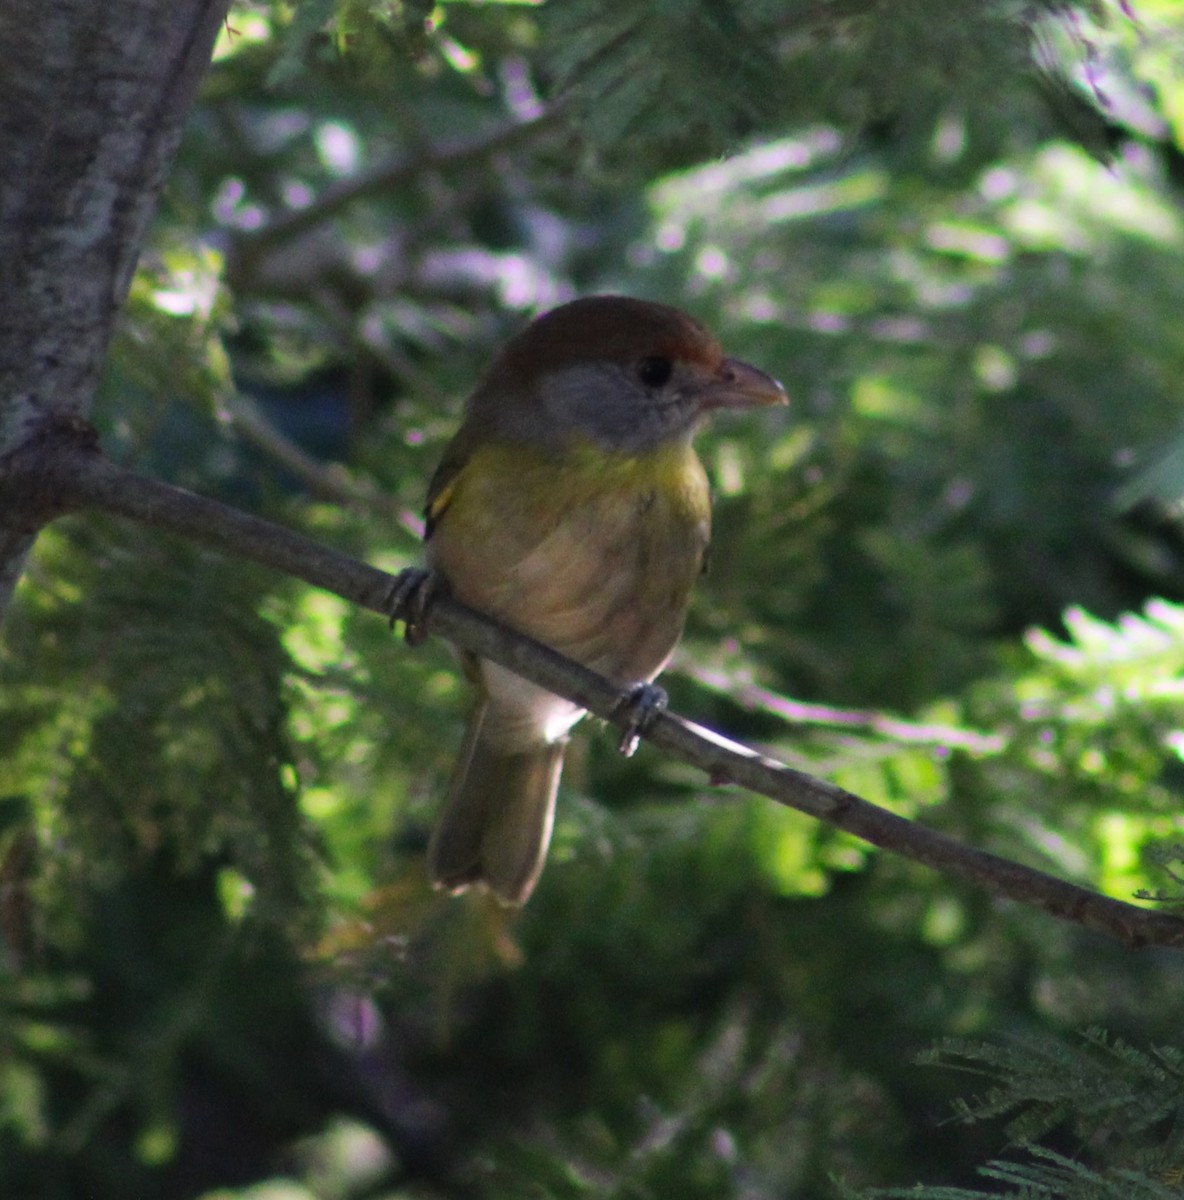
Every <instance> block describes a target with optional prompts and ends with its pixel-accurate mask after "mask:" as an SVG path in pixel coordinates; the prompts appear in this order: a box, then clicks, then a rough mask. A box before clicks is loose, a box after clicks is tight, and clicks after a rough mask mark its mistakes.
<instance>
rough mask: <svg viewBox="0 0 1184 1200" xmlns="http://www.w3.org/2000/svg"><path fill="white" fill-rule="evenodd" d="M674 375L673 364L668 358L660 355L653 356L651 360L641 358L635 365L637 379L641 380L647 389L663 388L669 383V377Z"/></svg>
mask: <svg viewBox="0 0 1184 1200" xmlns="http://www.w3.org/2000/svg"><path fill="white" fill-rule="evenodd" d="M673 374H674V364H673V363H672V362H671V361H670V359H668V358H664V357H662V356H661V355H654V356H653V357H652V358H643V359H642V360H641V362H639V363H638V364H637V378H638V379H640V380H641V382H642V383H644V384H645V386H646V387H648V388H660V387H665V385H666V384H668V383H669V382H670V376H671V375H673Z"/></svg>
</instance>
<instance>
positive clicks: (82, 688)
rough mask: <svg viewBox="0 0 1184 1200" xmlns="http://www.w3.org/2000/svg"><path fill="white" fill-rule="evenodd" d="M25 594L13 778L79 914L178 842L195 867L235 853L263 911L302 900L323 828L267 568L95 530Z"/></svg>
mask: <svg viewBox="0 0 1184 1200" xmlns="http://www.w3.org/2000/svg"><path fill="white" fill-rule="evenodd" d="M23 595H24V596H27V597H28V603H27V604H25V605H22V606H21V607H20V608H19V609H18V611H17V613H16V615H15V617H14V619H13V620H12V622H11V625H10V627H9V631H10V637H9V639H8V641H7V643H6V649H5V653H4V657H3V659H2V660H0V668H2V670H3V677H4V689H3V708H4V713H5V719H4V720H3V721H2V722H0V728H2V729H3V733H2V734H0V738H2V741H0V790H2V791H3V792H5V793H7V794H9V795H11V796H13V797H16V798H19V799H20V800H21V801H22V802H23V805H24V806H25V807H26V809H27V811H28V813H29V817H30V819H31V821H32V824H33V827H34V828H35V829H36V830H37V835H38V839H39V840H40V842H41V843H42V845H43V846H44V847H45V848H46V849H48V847H50V846H53V848H54V852H53V854H52V856H47V858H46V860H45V862H44V863H43V864H42V875H43V879H44V882H45V884H46V886H47V888H48V889H49V892H48V894H50V895H53V894H61V896H62V900H63V901H64V900H65V898H66V895H68V896H69V901H68V906H69V908H70V909H73V910H74V912H75V914H76V915H77V913H78V909H77V904H78V899H79V897H80V895H84V894H85V893H86V892H87V891H89V890H92V889H100V890H103V889H106V888H109V887H110V886H111V884H112V882H113V881H115V880H118V879H120V878H122V877H124V876H125V875H126V874H127V873H129V872H133V871H135V870H136V869H138V868H139V867H140V866H142V864H143V863H145V862H146V861H148V860H149V859H150V858H152V857H153V856H156V855H164V856H165V858H166V859H167V860H168V861H169V862H171V863H173V864H174V866H175V868H176V869H177V870H179V871H181V872H182V873H186V874H188V873H192V872H194V871H197V870H198V869H199V868H203V867H204V866H205V865H206V864H208V863H209V862H210V861H222V862H225V864H226V865H227V866H229V867H232V868H233V869H234V870H236V871H238V872H240V873H241V875H242V876H243V878H244V880H245V881H246V883H247V884H248V885H249V887H250V888H251V889H252V891H253V892H254V894H255V897H256V900H257V903H258V906H259V910H260V912H261V913H262V914H265V915H266V916H267V917H268V918H269V919H272V920H275V919H279V918H282V919H284V920H290V919H292V918H293V917H294V916H295V915H297V914H298V913H299V912H300V908H301V906H303V904H304V903H305V902H306V901H307V900H308V899H310V898H311V891H310V885H311V883H312V874H313V866H314V862H315V857H314V854H313V845H314V843H313V840H312V839H311V838H310V836H309V833H310V831H309V830H308V829H307V828H305V827H304V826H303V824H302V822H301V821H300V818H299V813H298V810H297V808H296V767H295V763H294V760H293V749H292V743H291V739H290V735H289V733H288V730H287V723H288V706H287V695H286V687H285V676H286V674H287V672H288V671H289V669H290V664H289V661H288V659H287V656H286V655H285V654H284V653H283V650H282V648H281V646H280V643H279V638H278V635H277V630H276V628H275V626H274V624H273V623H272V622H270V621H268V620H266V619H265V618H264V617H263V616H262V615H260V614H259V613H258V612H257V605H258V604H259V600H260V595H261V592H260V587H259V579H258V577H257V576H256V575H254V574H253V573H251V572H249V571H244V570H242V569H241V567H239V566H237V565H233V566H232V565H231V564H229V563H227V562H225V561H224V560H220V559H218V558H216V557H214V556H212V555H209V554H205V553H202V552H201V551H198V550H194V549H192V548H190V547H187V546H182V545H178V544H174V543H172V542H167V541H161V540H159V539H154V540H152V541H148V542H146V541H145V540H144V539H142V538H141V537H138V536H134V535H133V534H132V533H131V532H130V531H127V530H115V529H112V528H109V527H103V528H102V529H100V528H96V527H90V528H86V529H81V528H80V529H75V530H73V531H72V532H71V534H70V535H67V536H65V537H63V536H61V535H59V534H56V533H54V534H48V535H47V536H46V538H45V541H44V543H43V546H42V550H41V554H40V557H39V560H38V566H37V569H36V571H35V572H34V574H33V575H32V576H31V577H30V578H29V579H28V580H27V581H26V582H25V585H24V593H23ZM84 601H85V603H84ZM63 907H66V906H65V905H64V904H63Z"/></svg>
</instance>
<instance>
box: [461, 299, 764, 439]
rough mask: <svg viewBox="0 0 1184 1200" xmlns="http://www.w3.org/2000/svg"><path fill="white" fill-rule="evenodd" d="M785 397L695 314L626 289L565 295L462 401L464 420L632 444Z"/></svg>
mask: <svg viewBox="0 0 1184 1200" xmlns="http://www.w3.org/2000/svg"><path fill="white" fill-rule="evenodd" d="M784 403H786V395H785V389H784V388H783V387H782V386H781V384H779V383H778V382H777V381H776V380H775V379H773V378H772V377H771V376H769V375H766V374H765V373H764V372H763V371H759V370H757V368H756V367H752V366H749V365H748V364H747V363H744V362H740V361H739V360H738V359H734V358H727V357H725V355H724V352H723V350H722V349H721V347H720V345H719V343H718V342H717V341H716V340H715V338H714V337H712V336H711V334H710V333H708V332H707V330H706V329H704V328H703V326H702V325H700V324H699V322H698V321H696V320H694V318H692V317H689V316H687V315H686V314H685V313H683V312H680V311H679V310H678V309H676V308H670V307H668V306H667V305H664V304H653V303H650V302H649V301H646V300H634V299H630V298H629V297H625V296H590V297H587V298H586V299H583V300H573V301H572V302H571V303H569V304H564V305H562V306H560V307H559V308H556V309H552V310H551V311H550V312H548V313H546V314H544V315H543V316H541V317H539V318H537V320H535V321H533V322H532V323H531V324H530V325H528V326H527V327H526V328H525V329H524V330H523V331H522V332H521V333H520V334H518V335H517V336H516V337H515V338H513V339H511V341H509V342H508V343H507V344H506V346H505V347H504V348H503V350H502V352H501V353H500V354H499V355H498V357H497V358H496V359H495V360H494V362H493V364H492V365H491V366H490V368H489V370H488V371H487V372H486V374H485V376H484V378H483V379H482V380H481V383H480V384H479V385H478V387H477V389H476V391H475V392H474V393H473V396H472V397H471V399H470V401H469V412H468V418H469V421H470V423H472V424H476V425H478V426H480V427H482V428H484V429H485V430H486V431H487V432H489V433H490V434H493V435H494V436H502V437H507V438H512V439H515V440H519V439H521V440H525V441H529V442H531V443H535V444H543V445H547V446H549V447H552V448H554V449H556V450H558V449H562V448H563V447H564V446H567V445H571V444H572V443H573V442H579V441H583V442H587V441H592V442H595V443H597V444H599V445H601V446H603V447H604V448H605V449H607V450H612V451H619V452H624V453H638V452H644V451H646V450H649V449H652V448H654V447H656V446H659V445H661V444H663V443H665V442H669V441H673V440H677V439H680V438H690V437H691V435H692V434H693V433H694V432H695V430H696V429H697V428H698V426H699V425H700V424H702V422H703V420H704V419H705V418H706V417H707V416H708V415H709V414H710V413H712V412H713V411H715V410H716V409H722V408H755V407H760V406H764V405H769V404H784Z"/></svg>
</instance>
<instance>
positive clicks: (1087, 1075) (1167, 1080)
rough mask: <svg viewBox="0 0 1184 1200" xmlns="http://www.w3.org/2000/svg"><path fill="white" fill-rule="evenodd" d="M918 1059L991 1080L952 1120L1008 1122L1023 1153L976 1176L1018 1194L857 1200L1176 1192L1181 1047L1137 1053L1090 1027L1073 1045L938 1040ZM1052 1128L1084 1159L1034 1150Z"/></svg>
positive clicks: (1181, 1126)
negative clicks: (1081, 1151) (1068, 1139)
mask: <svg viewBox="0 0 1184 1200" xmlns="http://www.w3.org/2000/svg"><path fill="white" fill-rule="evenodd" d="M921 1061H922V1062H923V1063H925V1064H927V1065H930V1066H941V1067H946V1068H950V1069H953V1070H957V1071H960V1072H964V1073H968V1074H971V1075H974V1076H979V1077H983V1078H985V1079H987V1080H990V1081H991V1084H992V1086H991V1087H989V1088H988V1089H987V1091H986V1092H985V1093H983V1094H982V1095H980V1096H976V1097H975V1098H973V1099H971V1100H961V1101H959V1102H958V1103H957V1104H956V1105H955V1113H956V1116H957V1118H958V1119H959V1120H961V1121H965V1122H973V1121H979V1120H984V1119H991V1118H996V1117H1000V1116H1009V1117H1010V1120H1009V1121H1008V1125H1007V1132H1008V1134H1009V1135H1010V1137H1011V1139H1012V1140H1013V1142H1014V1143H1016V1144H1017V1145H1018V1146H1019V1147H1021V1148H1022V1149H1023V1151H1024V1153H1023V1155H1022V1157H1021V1156H1019V1155H1017V1156H1015V1158H1012V1159H1009V1160H1006V1161H995V1162H992V1163H990V1164H988V1165H986V1166H984V1167H982V1168H981V1170H980V1173H981V1174H982V1175H983V1177H984V1178H986V1179H991V1180H995V1181H997V1182H999V1183H1003V1184H1010V1185H1014V1186H1015V1187H1016V1189H1017V1190H1014V1191H999V1190H997V1189H993V1190H991V1191H990V1192H984V1191H977V1190H966V1189H963V1188H945V1187H925V1186H920V1185H919V1186H917V1187H915V1188H911V1189H895V1188H894V1189H889V1190H880V1189H875V1190H872V1191H866V1192H861V1193H859V1195H860V1196H862V1197H864V1198H865V1200H890V1198H899V1197H905V1196H910V1197H918V1198H920V1200H973V1198H975V1197H988V1196H999V1197H1003V1196H1007V1197H1013V1198H1014V1200H1030V1198H1035V1197H1049V1198H1057V1200H1060V1198H1063V1200H1119V1198H1120V1197H1123V1198H1125V1197H1140V1198H1142V1197H1146V1198H1147V1200H1168V1198H1169V1197H1172V1196H1177V1195H1179V1179H1180V1162H1181V1156H1182V1155H1184V1140H1182V1139H1184V1054H1182V1053H1181V1051H1180V1050H1178V1049H1176V1048H1174V1047H1170V1046H1168V1047H1157V1048H1155V1049H1153V1050H1151V1051H1141V1050H1138V1049H1136V1048H1134V1047H1132V1046H1130V1045H1128V1044H1126V1043H1124V1042H1122V1041H1121V1040H1118V1039H1114V1038H1109V1037H1107V1036H1106V1035H1105V1034H1104V1033H1102V1032H1100V1031H1097V1030H1094V1031H1091V1032H1090V1033H1089V1034H1087V1035H1086V1036H1085V1037H1084V1039H1082V1041H1081V1042H1079V1043H1077V1044H1072V1043H1068V1042H1058V1041H1054V1040H1052V1039H1050V1038H1048V1037H1043V1038H1025V1039H1015V1040H1013V1041H1010V1042H1004V1043H994V1042H985V1043H979V1042H967V1041H964V1040H960V1039H947V1040H946V1041H944V1042H943V1043H942V1044H941V1045H940V1046H939V1047H937V1048H936V1049H935V1050H933V1051H931V1052H929V1053H927V1054H925V1055H924V1056H922V1059H921ZM1057 1129H1060V1130H1062V1131H1063V1132H1066V1133H1069V1134H1070V1135H1071V1136H1072V1139H1073V1144H1074V1145H1075V1146H1079V1147H1084V1148H1085V1156H1084V1157H1085V1158H1086V1159H1087V1161H1086V1162H1082V1161H1081V1160H1080V1158H1079V1157H1078V1155H1077V1154H1074V1155H1073V1156H1069V1155H1066V1154H1064V1153H1058V1152H1057V1151H1056V1150H1054V1149H1051V1148H1049V1147H1048V1146H1044V1145H1041V1144H1040V1143H1041V1140H1043V1139H1046V1138H1047V1137H1048V1135H1049V1134H1050V1133H1051V1132H1052V1131H1053V1130H1057ZM1090 1163H1093V1164H1099V1163H1100V1164H1103V1165H1102V1166H1101V1167H1098V1166H1094V1165H1089V1164H1090Z"/></svg>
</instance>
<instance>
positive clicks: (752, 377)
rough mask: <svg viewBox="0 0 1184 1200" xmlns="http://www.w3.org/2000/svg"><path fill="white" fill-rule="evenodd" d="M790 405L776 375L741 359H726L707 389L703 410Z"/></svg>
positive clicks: (703, 398) (705, 390)
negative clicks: (774, 376)
mask: <svg viewBox="0 0 1184 1200" xmlns="http://www.w3.org/2000/svg"><path fill="white" fill-rule="evenodd" d="M788 403H789V397H788V396H787V395H786V394H785V388H783V387H782V386H781V384H780V383H778V382H777V380H776V379H774V378H773V376H772V375H766V374H765V372H764V371H759V370H757V368H756V367H752V366H749V365H748V363H746V362H741V361H740V360H739V359H738V358H725V359H724V361H723V362H722V363H720V365H719V368H718V369H717V370H716V372H715V375H714V377H713V378H712V379H711V381H710V382H709V383H708V384H707V386H706V387H705V388H704V391H703V397H702V401H701V403H700V409H701V410H703V411H709V410H711V409H715V408H766V407H768V406H769V405H772V404H788Z"/></svg>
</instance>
